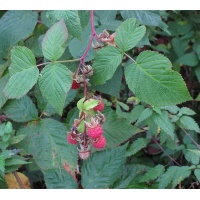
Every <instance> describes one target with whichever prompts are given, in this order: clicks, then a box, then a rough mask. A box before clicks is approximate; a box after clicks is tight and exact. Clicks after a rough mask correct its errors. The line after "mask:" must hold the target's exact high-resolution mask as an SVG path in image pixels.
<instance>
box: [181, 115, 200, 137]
mask: <svg viewBox="0 0 200 200" xmlns="http://www.w3.org/2000/svg"><path fill="white" fill-rule="evenodd" d="M180 123H181V127H182V128H185V129H187V130H194V131H196V132H198V133H200V129H199V125H198V124H197V123H196V122H195V120H194V119H193V118H191V117H188V116H182V117H181V118H180Z"/></svg>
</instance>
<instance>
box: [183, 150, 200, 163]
mask: <svg viewBox="0 0 200 200" xmlns="http://www.w3.org/2000/svg"><path fill="white" fill-rule="evenodd" d="M184 155H185V159H186V160H187V161H188V162H190V163H192V164H193V165H198V164H199V158H200V157H199V155H198V154H196V152H195V151H191V150H189V149H187V151H186V152H184Z"/></svg>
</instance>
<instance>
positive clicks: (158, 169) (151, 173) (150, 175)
mask: <svg viewBox="0 0 200 200" xmlns="http://www.w3.org/2000/svg"><path fill="white" fill-rule="evenodd" d="M164 171H165V167H164V166H163V165H156V166H155V167H154V168H151V169H150V170H148V171H147V172H146V173H145V174H144V176H143V177H142V178H141V179H140V182H149V181H151V180H155V179H157V178H158V177H160V176H161V175H162V174H163V173H164Z"/></svg>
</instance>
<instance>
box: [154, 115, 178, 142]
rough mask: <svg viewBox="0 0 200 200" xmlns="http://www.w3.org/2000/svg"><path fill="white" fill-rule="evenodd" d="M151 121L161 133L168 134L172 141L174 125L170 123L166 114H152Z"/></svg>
mask: <svg viewBox="0 0 200 200" xmlns="http://www.w3.org/2000/svg"><path fill="white" fill-rule="evenodd" d="M153 121H154V122H155V123H156V124H157V126H158V127H160V128H161V129H163V131H164V132H165V133H166V134H168V135H169V136H170V137H171V138H172V139H174V137H175V135H174V129H175V127H174V124H173V123H172V122H171V121H170V119H169V116H168V112H167V111H162V114H161V115H160V114H154V115H153Z"/></svg>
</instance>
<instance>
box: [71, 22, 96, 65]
mask: <svg viewBox="0 0 200 200" xmlns="http://www.w3.org/2000/svg"><path fill="white" fill-rule="evenodd" d="M81 35H82V40H81V41H80V40H78V39H77V38H74V39H72V40H71V42H70V43H69V50H70V53H71V54H72V56H73V57H74V58H81V56H82V55H83V54H84V52H85V50H86V48H87V46H88V43H89V40H90V35H91V28H90V24H88V25H87V27H86V28H85V29H84V30H83V32H82V34H81ZM93 58H94V50H93V48H92V47H91V48H90V49H89V52H88V54H87V56H86V59H85V61H86V62H87V61H90V60H92V59H93Z"/></svg>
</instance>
